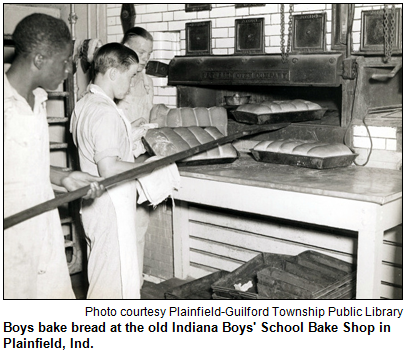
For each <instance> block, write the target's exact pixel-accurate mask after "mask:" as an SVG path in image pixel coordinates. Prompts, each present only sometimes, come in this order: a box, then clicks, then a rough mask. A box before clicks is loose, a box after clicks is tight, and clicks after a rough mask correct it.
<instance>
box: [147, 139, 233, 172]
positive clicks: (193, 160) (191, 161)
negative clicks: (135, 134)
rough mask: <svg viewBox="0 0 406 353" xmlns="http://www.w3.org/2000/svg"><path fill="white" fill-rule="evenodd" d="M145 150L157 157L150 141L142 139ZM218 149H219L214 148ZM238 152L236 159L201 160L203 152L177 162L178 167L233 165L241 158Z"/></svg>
mask: <svg viewBox="0 0 406 353" xmlns="http://www.w3.org/2000/svg"><path fill="white" fill-rule="evenodd" d="M141 140H142V142H143V144H144V147H145V150H146V151H147V152H148V154H149V155H150V156H155V155H156V153H155V151H154V150H153V149H152V147H151V146H150V144H149V143H148V141H147V140H146V139H145V138H144V137H142V138H141ZM214 148H218V147H214ZM235 151H236V156H235V157H218V158H210V159H209V158H204V157H202V158H201V159H200V158H199V154H202V155H204V154H205V153H206V152H201V153H199V154H195V155H193V156H191V157H187V158H185V159H182V160H181V161H177V162H176V165H177V166H179V167H186V166H199V165H211V164H226V163H233V162H234V161H236V160H237V159H238V158H239V157H240V153H239V152H238V151H237V150H235Z"/></svg>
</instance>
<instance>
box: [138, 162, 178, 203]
mask: <svg viewBox="0 0 406 353" xmlns="http://www.w3.org/2000/svg"><path fill="white" fill-rule="evenodd" d="M159 158H162V157H157V156H154V157H151V158H149V159H148V160H147V161H146V163H148V162H152V161H155V160H157V159H159ZM179 187H180V175H179V171H178V167H177V166H176V164H170V165H167V166H163V167H159V168H157V169H154V171H153V172H152V173H150V174H145V175H142V176H140V177H139V178H138V182H137V191H138V194H139V198H138V203H139V204H141V203H143V202H145V201H148V202H149V203H150V205H152V206H154V207H156V206H157V205H158V204H160V203H161V202H162V201H164V200H166V199H167V198H168V197H172V196H173V191H174V190H178V189H179Z"/></svg>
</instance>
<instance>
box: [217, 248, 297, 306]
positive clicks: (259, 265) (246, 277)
mask: <svg viewBox="0 0 406 353" xmlns="http://www.w3.org/2000/svg"><path fill="white" fill-rule="evenodd" d="M293 258H294V256H289V255H280V254H272V253H261V254H258V255H257V256H255V257H254V258H253V259H251V260H250V261H248V262H246V263H245V264H244V265H242V266H240V267H239V268H237V269H236V270H234V271H233V272H230V273H229V274H227V275H225V276H224V277H223V278H221V279H220V280H218V281H216V282H214V283H213V285H212V289H213V298H214V299H258V288H257V284H258V279H257V272H258V271H260V270H262V269H264V268H267V267H271V266H272V267H275V268H281V269H282V268H283V266H284V263H285V261H286V260H288V259H293ZM250 282H251V284H252V287H251V288H249V289H248V290H247V291H242V290H238V289H235V287H234V285H236V284H241V285H246V284H247V283H250Z"/></svg>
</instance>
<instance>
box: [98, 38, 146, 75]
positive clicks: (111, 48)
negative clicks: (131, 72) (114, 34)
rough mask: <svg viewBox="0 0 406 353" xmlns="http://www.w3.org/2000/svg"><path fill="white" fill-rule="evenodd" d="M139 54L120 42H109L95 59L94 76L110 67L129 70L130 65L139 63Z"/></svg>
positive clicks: (100, 49)
mask: <svg viewBox="0 0 406 353" xmlns="http://www.w3.org/2000/svg"><path fill="white" fill-rule="evenodd" d="M138 62H139V60H138V56H137V54H136V53H135V52H134V51H133V50H132V49H130V48H128V47H126V46H124V45H123V44H120V43H108V44H105V45H103V46H102V47H100V48H99V49H98V50H97V51H96V54H95V55H94V59H93V70H94V71H93V72H94V76H96V75H97V74H99V73H100V74H105V73H106V72H107V70H108V69H110V68H117V69H118V70H120V71H125V70H128V68H129V66H130V65H133V64H138Z"/></svg>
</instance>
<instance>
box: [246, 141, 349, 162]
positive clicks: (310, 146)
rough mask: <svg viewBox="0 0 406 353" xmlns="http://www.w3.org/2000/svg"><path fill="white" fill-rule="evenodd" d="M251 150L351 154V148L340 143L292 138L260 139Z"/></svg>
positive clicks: (304, 154) (324, 155)
mask: <svg viewBox="0 0 406 353" xmlns="http://www.w3.org/2000/svg"><path fill="white" fill-rule="evenodd" d="M253 150H254V151H265V152H274V153H284V154H293V155H300V156H309V157H319V158H326V157H336V156H345V155H351V154H352V152H351V150H350V149H349V148H348V147H347V146H345V145H344V144H342V143H325V142H320V141H304V140H294V139H279V140H274V141H262V142H260V143H258V144H257V145H255V147H254V148H253Z"/></svg>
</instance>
